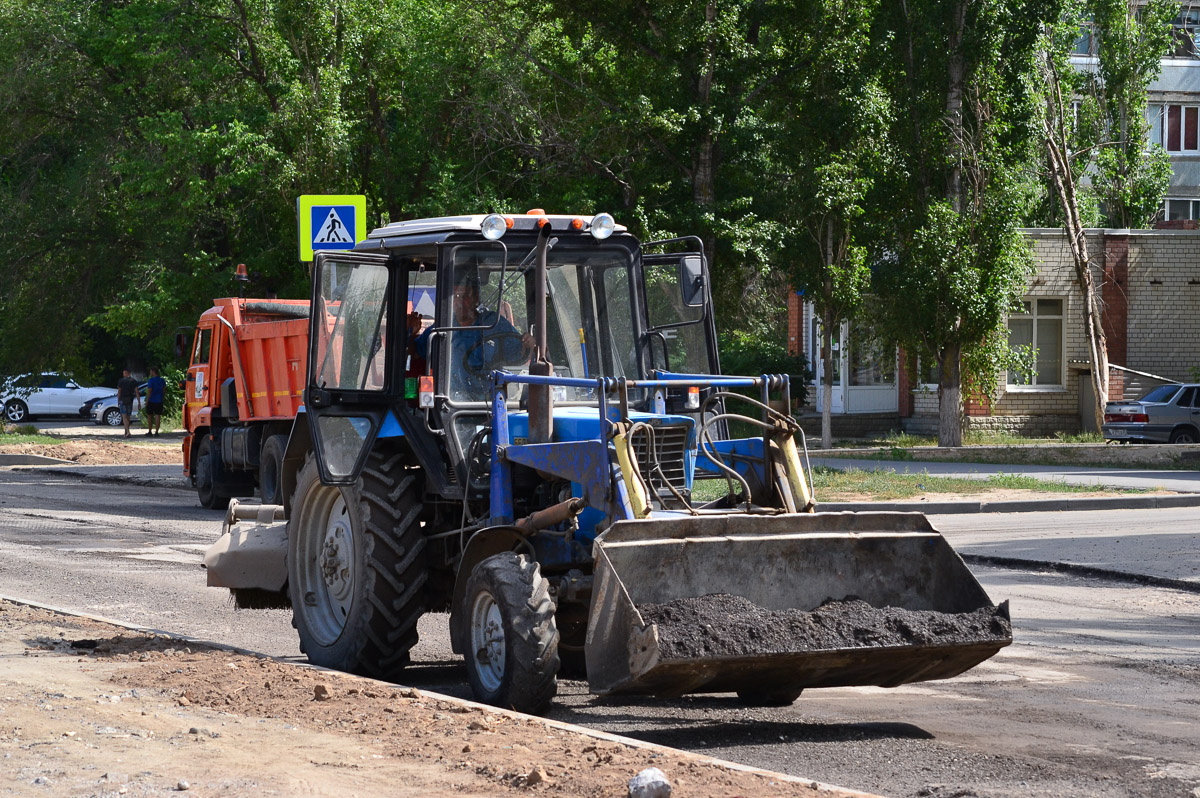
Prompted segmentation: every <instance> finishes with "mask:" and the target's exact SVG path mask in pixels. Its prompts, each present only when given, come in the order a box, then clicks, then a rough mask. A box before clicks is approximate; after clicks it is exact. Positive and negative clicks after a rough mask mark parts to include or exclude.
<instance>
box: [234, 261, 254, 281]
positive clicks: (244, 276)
mask: <svg viewBox="0 0 1200 798" xmlns="http://www.w3.org/2000/svg"><path fill="white" fill-rule="evenodd" d="M233 279H235V280H237V281H238V282H242V283H248V282H250V274H249V272H247V271H246V264H244V263H239V264H238V265H237V270H236V271H234V273H233Z"/></svg>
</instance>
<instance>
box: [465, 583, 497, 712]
mask: <svg viewBox="0 0 1200 798" xmlns="http://www.w3.org/2000/svg"><path fill="white" fill-rule="evenodd" d="M471 649H472V650H473V651H474V652H475V662H476V666H477V671H478V674H479V678H480V681H482V682H483V684H484V685H485V686H486V687H487V688H488V689H489V690H498V689H499V687H500V682H501V680H502V679H503V678H504V656H505V642H504V623H503V619H502V618H501V617H500V608H499V607H498V606H496V602H495V601H494V600H493V599H492V597H491V596H490V595H487V594H484V595H481V596H479V597H478V598H477V599H476V601H475V606H474V608H473V611H472V613H471Z"/></svg>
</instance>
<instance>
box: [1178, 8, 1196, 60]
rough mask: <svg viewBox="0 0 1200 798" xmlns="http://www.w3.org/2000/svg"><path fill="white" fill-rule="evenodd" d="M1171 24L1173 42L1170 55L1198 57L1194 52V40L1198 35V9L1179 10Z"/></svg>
mask: <svg viewBox="0 0 1200 798" xmlns="http://www.w3.org/2000/svg"><path fill="white" fill-rule="evenodd" d="M1172 25H1173V27H1174V33H1175V43H1174V47H1173V48H1172V51H1171V55H1173V56H1174V57H1176V58H1200V54H1198V53H1197V52H1196V42H1197V40H1198V37H1200V9H1187V10H1186V11H1182V12H1180V14H1179V16H1177V17H1175V21H1174V22H1173V23H1172Z"/></svg>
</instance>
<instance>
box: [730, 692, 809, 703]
mask: <svg viewBox="0 0 1200 798" xmlns="http://www.w3.org/2000/svg"><path fill="white" fill-rule="evenodd" d="M802 692H804V691H803V690H802V689H791V690H738V694H737V696H738V700H739V701H741V702H742V703H743V704H746V705H747V706H751V707H789V706H791V705H792V704H794V703H795V702H796V699H797V698H799V697H800V693H802Z"/></svg>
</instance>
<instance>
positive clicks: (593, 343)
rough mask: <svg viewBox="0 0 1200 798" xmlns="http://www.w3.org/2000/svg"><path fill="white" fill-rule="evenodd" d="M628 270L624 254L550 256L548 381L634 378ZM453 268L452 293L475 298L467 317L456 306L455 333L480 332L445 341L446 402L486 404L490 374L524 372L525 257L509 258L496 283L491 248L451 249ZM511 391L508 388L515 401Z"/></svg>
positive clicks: (528, 261)
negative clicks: (447, 357) (552, 378)
mask: <svg viewBox="0 0 1200 798" xmlns="http://www.w3.org/2000/svg"><path fill="white" fill-rule="evenodd" d="M630 265H631V264H630V258H629V254H628V252H627V251H626V250H623V249H618V248H613V249H596V248H594V247H588V248H587V249H569V248H567V247H565V246H564V247H555V248H553V249H551V250H550V253H549V255H548V257H547V266H548V271H547V275H546V278H547V299H546V344H547V347H548V349H549V353H548V354H549V359H550V362H551V363H553V364H554V371H555V374H557V375H558V376H560V377H580V378H587V379H595V378H596V377H600V376H605V377H619V376H633V375H636V374H637V353H636V337H635V336H636V333H635V330H634V316H633V303H632V298H631V290H630V285H631V278H630ZM453 267H454V270H455V286H456V293H459V294H464V295H466V296H467V297H471V296H472V291H477V295H478V301H477V305H476V307H475V309H474V313H471V311H470V309H467V308H460V307H458V306H456V309H455V326H466V324H471V325H472V326H475V327H483V328H486V329H474V330H459V331H454V332H451V333H449V334H448V335H449V338H450V341H449V350H448V351H449V352H450V353H451V356H450V363H449V378H450V395H451V398H452V399H454V400H456V401H468V402H481V401H486V400H487V390H488V375H489V374H490V373H491V372H492V371H493V370H497V369H502V370H506V371H510V372H513V373H518V374H524V373H528V370H529V360H530V357H531V356H532V352H531V350H530V348H529V345H528V340H529V339H528V338H525V336H526V334H527V333H528V334H534V333H536V331H535V330H534V329H533V318H534V299H535V296H534V294H535V288H534V267H533V258H532V257H531V253H529V252H528V251H522V250H519V249H512V250H510V251H509V260H508V267H507V271H506V272H505V274H504V276H503V282H501V255H500V253H499V252H498V251H497V250H496V249H495V248H491V247H486V246H484V247H477V246H474V245H470V246H461V247H458V248H456V249H455V251H454V257H453ZM464 286H465V288H464ZM460 315H465V316H467V317H469V318H460ZM523 339H524V340H523ZM518 388H519V386H513V393H514V395H515V394H516V393H518V392H519V391H518ZM558 394H559V395H558V398H559V399H560V400H565V401H572V400H580V401H582V400H589V399H591V400H593V401H594V399H593V398H592V397H591V396H590V391H589V390H587V389H581V390H578V391H576V390H568V391H563V390H560V391H558Z"/></svg>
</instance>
